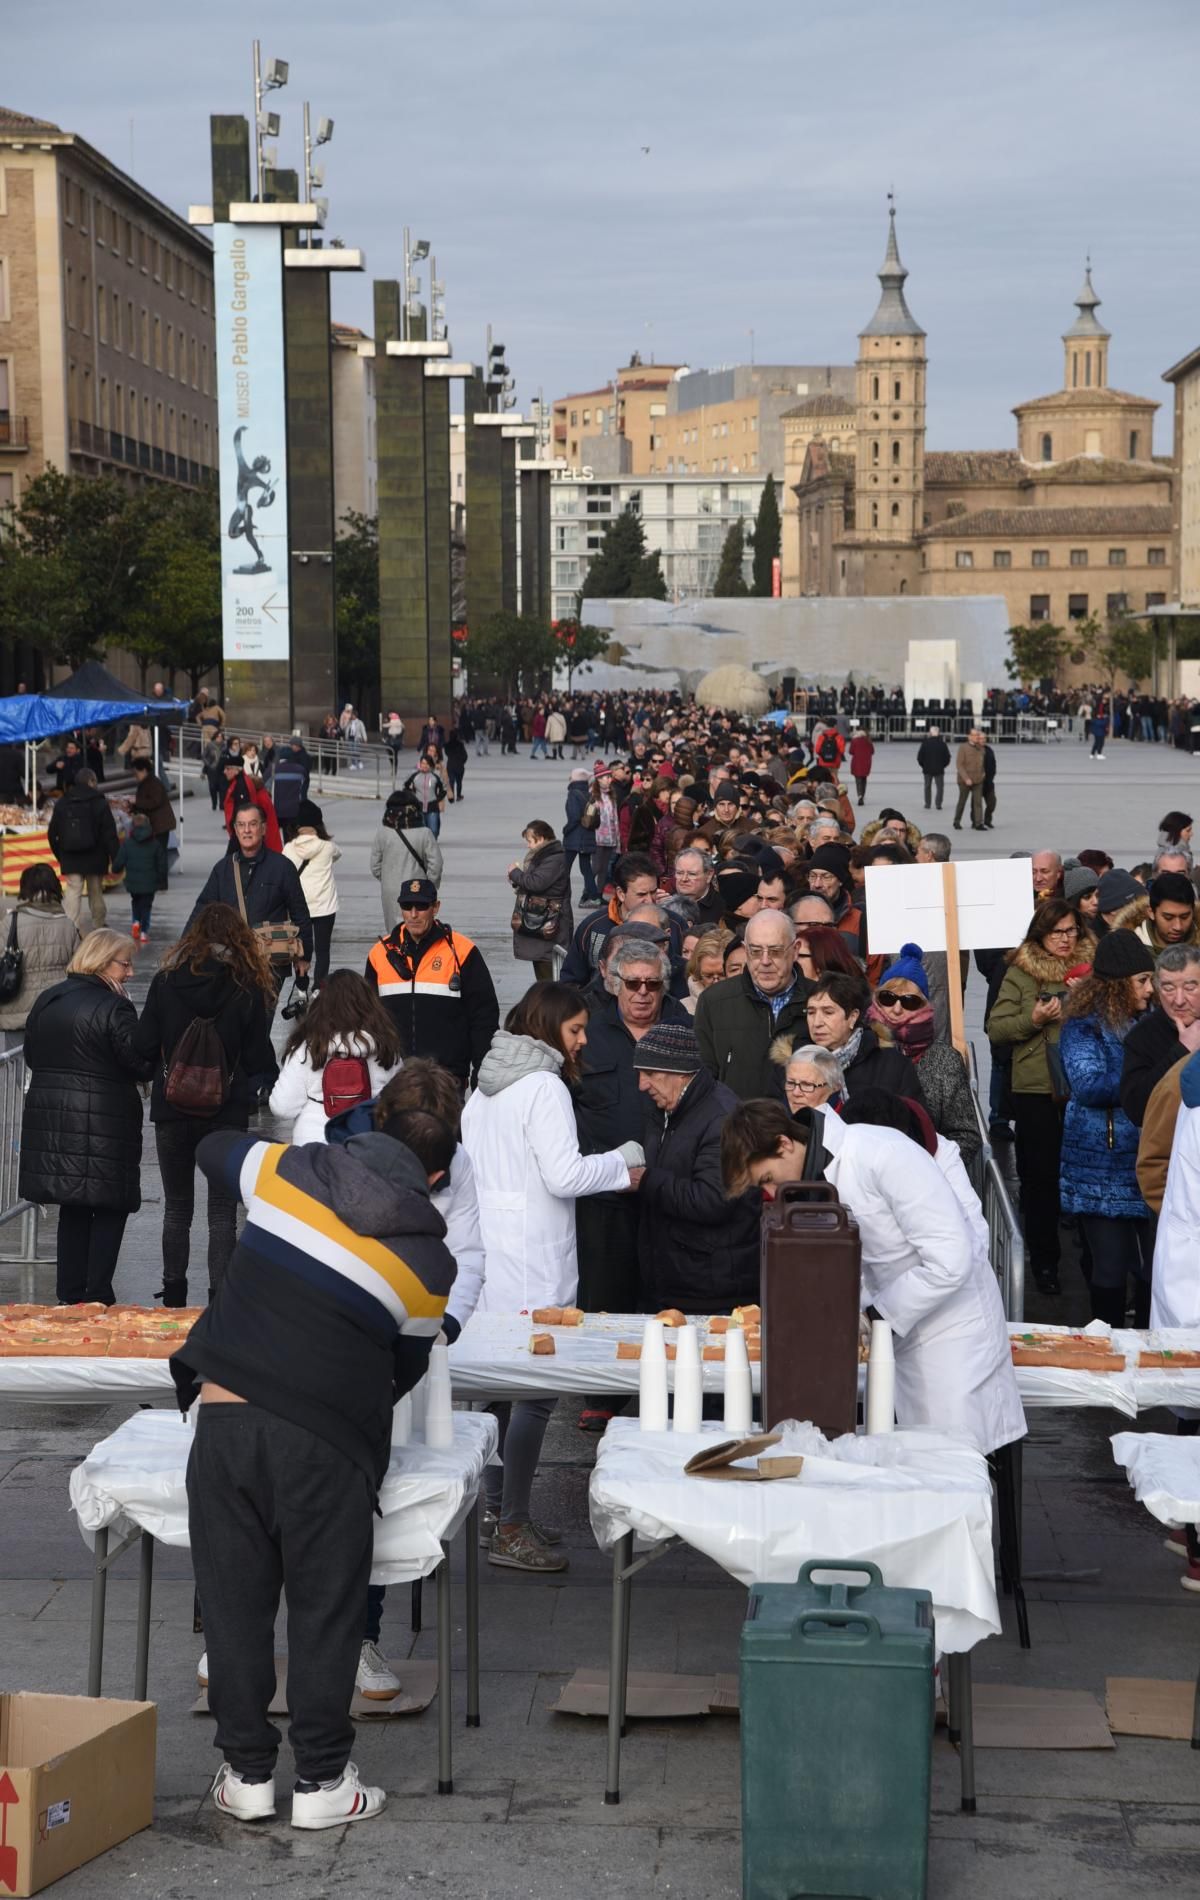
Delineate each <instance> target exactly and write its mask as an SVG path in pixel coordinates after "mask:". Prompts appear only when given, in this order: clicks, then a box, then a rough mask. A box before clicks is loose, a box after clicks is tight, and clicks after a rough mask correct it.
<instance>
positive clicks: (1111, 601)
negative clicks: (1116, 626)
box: [1104, 594, 1129, 620]
mask: <svg viewBox="0 0 1200 1900" xmlns="http://www.w3.org/2000/svg"><path fill="white" fill-rule="evenodd" d="M1104 611H1105V613H1106V614H1107V615H1108V618H1109V619H1110V620H1120V618H1121V616H1122V614H1127V613H1128V612H1129V595H1128V594H1109V595H1107V597H1106V598H1105V602H1104Z"/></svg>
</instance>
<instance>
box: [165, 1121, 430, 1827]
mask: <svg viewBox="0 0 1200 1900" xmlns="http://www.w3.org/2000/svg"><path fill="white" fill-rule="evenodd" d="M454 1145H455V1137H454V1133H453V1131H452V1130H451V1129H450V1128H449V1127H448V1126H447V1124H446V1123H445V1122H444V1121H442V1120H441V1118H440V1117H439V1116H437V1115H432V1114H428V1113H426V1112H424V1111H422V1110H411V1111H409V1112H408V1113H407V1114H404V1115H398V1116H395V1117H393V1118H392V1120H390V1121H389V1122H388V1124H387V1132H386V1133H378V1132H376V1133H370V1134H362V1135H355V1136H354V1137H352V1139H351V1140H349V1141H348V1142H346V1143H345V1145H344V1146H342V1147H326V1146H325V1145H324V1144H321V1143H313V1144H312V1145H309V1146H306V1147H300V1148H292V1147H283V1146H280V1145H278V1144H276V1143H272V1142H266V1141H260V1140H258V1139H256V1138H255V1137H254V1136H253V1135H245V1134H242V1133H240V1132H238V1131H235V1130H218V1131H214V1132H213V1133H212V1134H211V1135H208V1136H206V1137H205V1139H204V1140H203V1141H202V1142H201V1143H200V1145H199V1147H198V1149H197V1151H196V1159H197V1161H198V1163H199V1165H200V1167H201V1169H202V1170H203V1171H204V1173H205V1174H206V1175H207V1176H208V1178H209V1180H210V1181H213V1182H214V1183H217V1184H219V1185H220V1186H221V1187H222V1188H223V1190H224V1191H225V1192H226V1193H232V1194H235V1195H236V1196H237V1197H238V1198H239V1199H240V1200H241V1201H243V1202H244V1203H245V1206H246V1224H245V1226H244V1228H243V1230H242V1234H241V1238H240V1239H239V1241H238V1245H237V1247H236V1249H235V1251H234V1254H233V1257H232V1259H231V1261H230V1263H229V1267H228V1269H227V1270H226V1273H225V1276H224V1278H223V1280H222V1282H221V1286H220V1289H219V1292H218V1295H217V1297H216V1299H214V1301H213V1303H212V1304H211V1306H209V1307H208V1309H207V1310H206V1311H205V1312H204V1313H203V1314H202V1315H201V1317H200V1319H199V1320H198V1321H197V1322H196V1325H195V1326H194V1327H193V1329H192V1331H191V1333H190V1334H189V1336H188V1339H187V1342H186V1344H185V1345H183V1346H182V1347H181V1348H180V1350H179V1352H178V1353H176V1354H175V1356H174V1357H173V1359H172V1360H171V1371H172V1375H173V1377H174V1380H175V1385H176V1388H177V1391H178V1394H179V1403H180V1407H181V1409H182V1410H183V1411H185V1412H186V1411H187V1410H188V1408H189V1407H190V1406H191V1405H192V1403H193V1402H194V1401H198V1402H199V1405H198V1411H197V1416H196V1431H195V1437H194V1440H193V1444H192V1451H191V1456H190V1458H189V1460H188V1474H187V1490H188V1520H189V1526H190V1539H191V1547H192V1562H193V1566H194V1569H195V1574H196V1587H197V1590H198V1593H199V1596H200V1601H201V1604H202V1607H203V1611H204V1628H205V1638H206V1645H207V1650H208V1656H209V1677H210V1684H209V1700H210V1704H211V1706H212V1709H213V1713H214V1714H215V1716H216V1718H217V1730H216V1746H217V1747H218V1748H219V1749H220V1750H221V1753H222V1755H223V1757H224V1759H223V1761H222V1765H221V1768H220V1770H219V1771H218V1774H217V1777H216V1780H215V1782H214V1784H213V1799H214V1801H215V1803H216V1805H217V1807H218V1808H220V1809H221V1811H222V1812H223V1813H227V1814H232V1815H234V1816H235V1817H236V1818H237V1819H238V1820H241V1821H258V1820H269V1819H270V1818H271V1816H272V1815H273V1814H274V1812H275V1758H276V1754H277V1751H278V1747H279V1739H280V1738H279V1731H278V1730H277V1729H276V1728H275V1727H274V1726H273V1725H272V1723H271V1722H270V1721H269V1719H268V1714H267V1710H268V1706H269V1704H270V1700H271V1696H272V1693H273V1691H274V1687H275V1665H274V1647H275V1645H274V1630H275V1617H276V1613H277V1611H278V1608H279V1596H280V1591H281V1590H282V1589H286V1591H287V1605H288V1654H289V1662H288V1685H287V1688H288V1707H289V1710H290V1712H291V1744H292V1752H293V1754H294V1756H295V1761H296V1775H297V1779H296V1785H295V1791H294V1794H293V1798H292V1825H293V1827H304V1828H324V1827H340V1826H343V1825H344V1824H345V1823H346V1822H347V1821H358V1820H365V1819H367V1818H368V1817H369V1816H370V1815H372V1814H377V1813H378V1812H379V1810H380V1809H381V1808H382V1807H383V1804H384V1792H383V1790H382V1788H370V1787H365V1786H364V1785H363V1784H362V1782H361V1781H360V1780H359V1776H358V1771H357V1769H356V1768H355V1766H354V1764H353V1762H351V1761H350V1759H349V1756H350V1746H351V1742H352V1739H353V1732H354V1731H353V1727H352V1724H351V1721H350V1716H349V1708H350V1700H351V1697H352V1695H353V1693H354V1678H355V1671H356V1669H357V1665H358V1660H359V1651H360V1645H361V1641H362V1616H363V1607H362V1606H363V1601H364V1598H365V1595H366V1588H367V1581H368V1578H369V1575H370V1569H371V1551H372V1544H373V1541H374V1514H375V1510H376V1505H377V1500H378V1494H379V1487H380V1484H381V1483H382V1481H383V1477H384V1474H385V1473H386V1471H387V1467H388V1459H389V1455H390V1446H391V1425H392V1407H393V1404H394V1402H395V1401H396V1399H398V1398H400V1397H401V1396H402V1395H403V1394H404V1393H405V1392H408V1391H411V1389H412V1387H413V1386H414V1385H415V1384H416V1383H417V1381H418V1380H419V1379H420V1378H421V1376H422V1374H423V1373H424V1371H425V1368H426V1364H427V1362H428V1358H429V1352H430V1348H431V1346H432V1344H433V1342H434V1340H435V1339H436V1338H437V1335H438V1332H439V1329H440V1327H441V1322H442V1315H443V1313H444V1311H445V1307H446V1297H447V1295H448V1293H449V1291H450V1288H451V1286H452V1285H453V1283H454V1275H455V1265H454V1260H453V1257H452V1256H451V1254H450V1253H449V1251H448V1249H447V1247H446V1245H445V1232H446V1229H445V1223H444V1222H443V1220H442V1217H441V1215H440V1214H439V1213H438V1212H437V1210H436V1209H435V1208H434V1207H433V1205H432V1203H431V1201H430V1191H431V1189H432V1188H433V1187H434V1186H436V1184H437V1182H438V1181H439V1180H440V1179H441V1178H442V1176H443V1174H444V1173H445V1171H446V1169H447V1168H448V1167H449V1165H450V1158H451V1156H452V1154H453V1152H454Z"/></svg>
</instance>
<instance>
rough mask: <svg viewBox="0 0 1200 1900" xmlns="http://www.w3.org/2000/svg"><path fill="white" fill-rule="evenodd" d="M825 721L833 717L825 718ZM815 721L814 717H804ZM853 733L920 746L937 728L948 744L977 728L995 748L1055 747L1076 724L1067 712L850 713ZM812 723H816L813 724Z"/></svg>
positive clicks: (1068, 735)
mask: <svg viewBox="0 0 1200 1900" xmlns="http://www.w3.org/2000/svg"><path fill="white" fill-rule="evenodd" d="M824 716H825V717H826V718H829V717H832V715H824ZM805 717H806V718H808V719H809V720H810V721H813V715H812V714H811V713H810V714H807V715H805ZM846 718H847V724H848V725H849V728H850V731H851V732H852V733H853V732H865V733H866V734H867V735H868V737H869V738H872V739H877V740H880V741H897V742H899V743H904V742H906V741H908V742H911V743H914V744H917V745H919V744H920V742H921V740H922V739H924V738H927V737H928V735H929V733H930V732H931V731H932V729H933V727H934V726H936V727H937V729H938V731H939V732H940V733H941V735H942V737H943V739H945V740H946V742H947V744H950V743H951V742H961V741H962V740H963V739H965V738H966V736H967V734H968V732H970V731H971V730H972V729H973V728H974V727H976V726H977V727H978V728H979V730H980V731H981V732H984V733H986V734H987V736H988V738H989V739H990V740H991V741H992V742H993V744H996V745H1056V744H1058V743H1059V742H1060V741H1061V740H1063V739H1066V738H1070V737H1071V736H1072V735H1073V734H1074V731H1075V725H1076V722H1075V720H1074V719H1072V718H1071V717H1070V716H1069V715H1068V714H1067V713H1060V714H1051V715H1049V716H1043V715H1041V714H1038V715H1036V716H1035V715H1034V714H1032V713H997V714H991V713H981V714H979V715H978V717H976V716H975V715H974V714H972V713H959V712H950V711H946V712H908V713H882V712H879V713H875V712H862V713H849V714H847V716H846ZM813 723H816V722H815V721H813Z"/></svg>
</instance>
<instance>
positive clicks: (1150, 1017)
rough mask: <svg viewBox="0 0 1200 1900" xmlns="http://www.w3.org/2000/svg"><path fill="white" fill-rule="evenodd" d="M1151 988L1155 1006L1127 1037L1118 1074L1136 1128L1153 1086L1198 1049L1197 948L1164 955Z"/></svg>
mask: <svg viewBox="0 0 1200 1900" xmlns="http://www.w3.org/2000/svg"><path fill="white" fill-rule="evenodd" d="M1154 987H1155V990H1156V992H1157V996H1158V1007H1157V1009H1151V1010H1148V1011H1147V1012H1146V1014H1145V1016H1143V1017H1142V1019H1141V1021H1140V1022H1139V1023H1137V1024H1136V1025H1135V1027H1134V1028H1133V1029H1131V1030H1130V1032H1129V1034H1128V1035H1127V1036H1126V1038H1125V1054H1124V1060H1123V1065H1122V1069H1121V1107H1122V1108H1123V1109H1124V1111H1125V1113H1126V1115H1128V1117H1129V1119H1130V1121H1131V1122H1133V1123H1134V1124H1135V1126H1136V1127H1138V1128H1140V1127H1141V1126H1142V1123H1143V1121H1144V1119H1145V1115H1146V1108H1147V1105H1148V1103H1149V1101H1150V1097H1151V1095H1152V1094H1153V1092H1154V1089H1155V1087H1156V1086H1157V1084H1158V1083H1159V1082H1161V1081H1162V1079H1163V1077H1164V1076H1165V1075H1166V1074H1167V1073H1168V1071H1169V1070H1171V1069H1173V1068H1174V1067H1175V1064H1176V1063H1177V1062H1182V1061H1183V1060H1184V1058H1185V1057H1187V1056H1189V1055H1194V1054H1195V1052H1196V1051H1197V1050H1198V1049H1200V945H1197V944H1193V943H1178V944H1173V945H1172V946H1171V947H1170V949H1168V950H1164V951H1163V952H1162V955H1161V956H1160V957H1159V959H1158V964H1157V967H1156V969H1155V972H1154Z"/></svg>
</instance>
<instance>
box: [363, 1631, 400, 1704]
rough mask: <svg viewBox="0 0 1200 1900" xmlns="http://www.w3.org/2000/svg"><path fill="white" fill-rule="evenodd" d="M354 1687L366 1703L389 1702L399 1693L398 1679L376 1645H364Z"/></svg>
mask: <svg viewBox="0 0 1200 1900" xmlns="http://www.w3.org/2000/svg"><path fill="white" fill-rule="evenodd" d="M354 1686H355V1688H356V1689H357V1690H358V1693H359V1695H362V1696H366V1698H367V1701H368V1702H390V1701H391V1700H392V1697H393V1696H398V1695H399V1693H400V1687H401V1684H400V1678H399V1676H398V1675H397V1674H396V1672H395V1670H394V1669H393V1668H392V1666H391V1664H390V1663H389V1661H388V1659H387V1657H386V1656H385V1655H384V1653H383V1651H382V1650H381V1649H380V1647H379V1644H378V1643H364V1644H363V1646H362V1653H361V1654H360V1656H359V1659H358V1670H357V1673H356V1674H355V1677H354Z"/></svg>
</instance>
